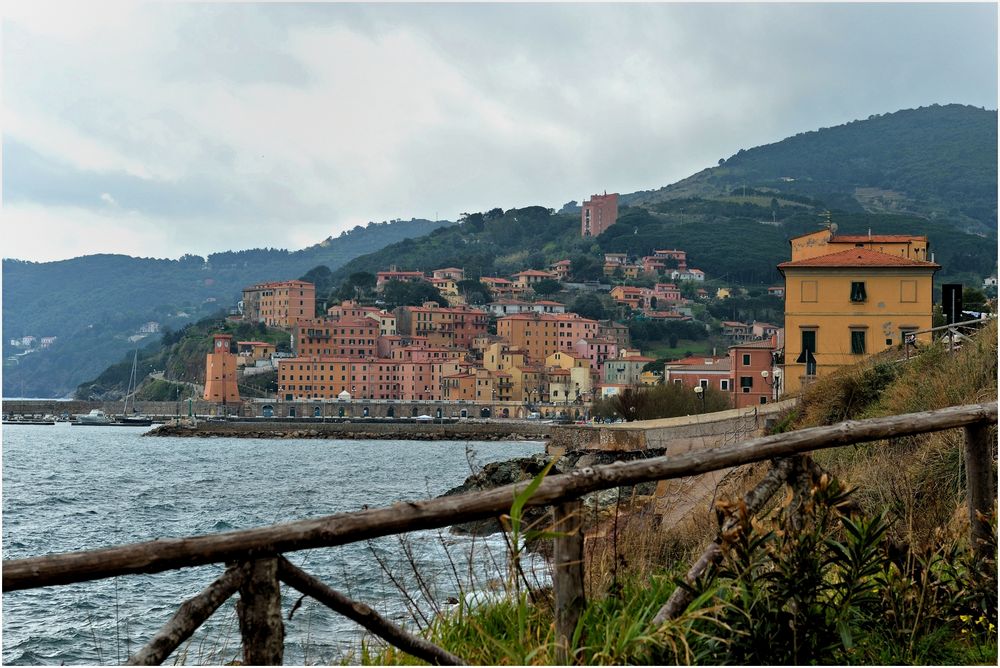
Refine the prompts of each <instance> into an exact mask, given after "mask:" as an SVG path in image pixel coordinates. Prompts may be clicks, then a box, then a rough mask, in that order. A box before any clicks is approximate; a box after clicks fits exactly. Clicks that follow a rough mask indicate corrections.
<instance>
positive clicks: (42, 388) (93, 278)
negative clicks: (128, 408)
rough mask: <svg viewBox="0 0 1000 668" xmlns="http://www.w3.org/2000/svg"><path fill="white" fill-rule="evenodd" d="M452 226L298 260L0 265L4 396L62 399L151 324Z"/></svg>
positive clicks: (97, 259) (352, 237)
mask: <svg viewBox="0 0 1000 668" xmlns="http://www.w3.org/2000/svg"><path fill="white" fill-rule="evenodd" d="M451 224H453V223H450V222H448V221H429V220H411V221H394V222H391V223H371V224H369V225H368V226H367V227H361V226H358V227H355V228H354V229H353V230H350V231H346V232H344V233H343V234H341V235H340V236H339V237H336V238H333V237H331V238H328V239H326V240H325V241H323V242H321V243H319V244H316V245H315V246H310V247H309V248H305V249H303V250H299V251H294V252H292V251H287V250H280V249H273V248H267V249H253V250H245V251H230V252H225V253H215V254H213V255H209V256H208V257H207V258H202V257H199V256H194V255H187V256H184V257H182V258H180V259H179V260H162V259H153V258H134V257H128V256H125V255H88V256H85V257H78V258H74V259H71V260H63V261H59V262H24V261H21V260H11V259H5V260H4V261H3V332H4V341H3V351H4V366H3V396H5V397H10V396H61V395H65V394H67V393H69V392H72V391H73V390H74V389H75V388H76V386H77V385H79V384H80V383H81V382H82V381H84V380H86V379H89V378H93V377H94V376H96V375H97V374H99V373H100V372H101V371H103V370H104V369H105V368H106V367H107V366H108V365H109V364H111V363H112V362H115V361H117V360H118V359H120V358H121V356H122V355H123V353H124V352H125V351H126V350H128V349H130V347H132V346H133V345H134V344H132V343H130V342H129V341H128V337H129V336H130V335H133V334H135V333H136V331H137V329H138V327H139V326H140V325H141V324H142V323H144V322H147V321H156V322H159V323H161V324H165V325H168V326H171V327H174V328H177V327H179V326H181V325H183V324H184V323H186V322H190V321H191V320H193V319H196V318H198V317H202V316H204V315H207V314H209V313H212V312H215V311H217V310H219V309H220V308H226V309H228V308H231V307H232V306H234V305H235V302H236V300H237V299H239V294H240V290H241V289H242V288H243V287H244V286H247V285H250V284H253V283H256V282H260V281H271V280H287V279H293V278H298V277H300V276H302V275H303V274H304V273H305V272H306V271H308V270H309V269H310V268H311V267H315V266H317V265H326V266H329V267H339V266H340V265H342V264H343V263H345V262H347V261H349V260H351V259H352V258H354V257H357V256H358V255H362V254H366V253H371V252H373V251H376V250H378V249H379V248H381V247H383V246H385V245H386V244H391V243H394V242H396V241H399V240H401V239H405V238H408V237H420V236H423V235H426V234H427V233H428V232H431V231H432V230H435V229H437V228H439V227H442V226H447V225H451ZM27 335H31V336H35V337H42V336H56V337H58V339H57V340H56V342H55V343H54V344H53V345H52V347H51V348H49V349H46V350H45V351H40V352H37V353H32V354H28V355H23V356H20V357H19V358H18V361H17V363H16V364H15V363H12V362H11V361H9V358H11V357H12V356H14V354H15V353H17V352H19V351H18V350H17V349H15V348H12V347H11V346H10V340H11V339H15V338H20V337H22V336H27Z"/></svg>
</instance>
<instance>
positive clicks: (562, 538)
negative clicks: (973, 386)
mask: <svg viewBox="0 0 1000 668" xmlns="http://www.w3.org/2000/svg"><path fill="white" fill-rule="evenodd" d="M996 422H997V403H996V402H993V403H988V404H975V405H969V406H956V407H952V408H945V409H941V410H936V411H927V412H922V413H911V414H906V415H896V416H892V417H886V418H875V419H870V420H860V421H853V420H852V421H847V422H842V423H840V424H837V425H833V426H829V427H815V428H811V429H803V430H800V431H795V432H789V433H785V434H777V435H773V436H765V437H762V438H756V439H753V440H749V441H744V442H742V443H738V444H734V445H729V446H724V447H720V448H717V449H714V450H709V451H702V452H695V453H690V454H687V455H683V456H678V457H657V458H651V459H643V460H639V461H633V462H627V463H623V462H617V463H614V464H609V465H606V466H595V467H592V468H591V467H588V468H583V469H579V470H575V471H573V472H571V473H567V474H562V475H552V476H549V477H547V478H546V479H545V480H543V481H542V482H541V485H539V487H538V489H537V490H536V491H535V493H534V494H533V495H532V497H531V498H530V499H529V501H528V502H527V504H526V505H530V506H543V505H552V506H553V507H554V511H553V514H554V521H555V523H556V524H557V529H558V531H559V537H557V538H556V539H555V541H554V542H555V546H554V548H555V550H554V559H553V564H554V575H553V589H554V592H555V611H556V638H557V642H558V643H559V652H560V653H559V655H558V656H559V658H560V659H562V660H563V661H564V662H569V661H571V658H572V657H571V656H570V654H569V642H570V640H569V639H570V638H571V637H572V635H573V630H574V629H575V627H576V624H577V621H578V619H579V616H580V613H581V611H582V609H583V607H584V605H585V600H584V588H583V582H584V572H583V571H584V568H583V563H584V561H583V536H582V532H581V529H580V515H581V512H580V509H581V502H580V499H581V497H582V496H583V495H585V494H588V493H591V492H595V491H599V490H603V489H610V488H614V487H619V486H623V485H635V484H638V483H641V482H649V481H655V480H665V479H671V478H683V477H686V476H691V475H697V474H701V473H707V472H709V471H715V470H720V469H725V468H730V467H733V466H740V465H743V464H750V463H754V462H761V461H766V460H774V462H773V468H772V470H771V472H769V473H768V475H767V476H765V479H764V480H763V481H762V482H761V483H760V484H759V485H758V486H757V488H755V489H754V490H752V491H751V492H750V493H748V495H747V496H746V497H745V499H744V500H745V501H746V502H747V505H748V507H749V508H751V509H753V508H759V507H761V506H762V505H763V503H764V502H765V501H766V499H767V498H769V497H770V495H771V494H773V493H774V491H775V490H776V489H777V488H779V487H780V486H781V485H782V484H783V483H784V482H786V481H788V480H789V476H790V475H792V472H793V471H794V470H795V468H796V466H799V467H801V466H802V464H801V461H802V460H801V459H800V458H797V456H798V455H801V454H803V453H807V452H811V451H814V450H820V449H825V448H833V447H838V446H843V445H851V444H855V443H862V442H866V441H875V440H882V439H890V438H898V437H902V436H911V435H916V434H923V433H929V432H934V431H942V430H946V429H955V428H962V429H964V430H965V458H964V459H965V465H966V473H967V480H968V506H969V508H968V509H969V519H970V523H971V544H972V545H973V546H975V549H976V550H977V554H979V555H980V556H984V555H983V554H982V550H984V549H985V546H986V542H985V538H986V537H987V536H988V532H989V530H990V529H989V526H988V524H987V523H986V521H985V520H984V519H983V518H984V516H987V515H989V513H990V512H991V511H992V508H993V502H994V498H995V490H994V489H993V476H992V472H991V461H992V443H991V439H990V428H989V427H990V425H992V424H996ZM796 462H799V463H797V464H796ZM526 485H527V483H519V484H516V485H508V486H505V487H500V488H497V489H493V490H489V491H484V492H476V493H470V494H464V495H460V496H451V497H441V498H437V499H431V500H428V501H416V502H406V503H397V504H395V505H393V506H390V507H387V508H378V509H372V510H364V511H360V512H355V513H341V514H337V515H330V516H327V517H322V518H317V519H310V520H302V521H298V522H291V523H286V524H277V525H272V526H267V527H261V528H256V529H245V530H241V531H231V532H227V533H221V534H213V535H205V536H193V537H189V538H177V539H161V540H155V541H149V542H144V543H134V544H130V545H121V546H117V547H111V548H106V549H101V550H91V551H85V552H71V553H64V554H55V555H49V556H42V557H32V558H28V559H16V560H10V561H4V562H3V591H14V590H18V589H31V588H36V587H45V586H52V585H63V584H69V583H73V582H83V581H88V580H96V579H102V578H110V577H116V576H120V575H127V574H132V573H159V572H162V571H167V570H172V569H178V568H185V567H189V566H198V565H203V564H210V563H225V564H226V565H227V569H226V571H225V573H224V574H223V575H222V576H221V577H219V578H218V579H217V580H215V581H214V582H212V583H211V584H210V585H209V586H208V588H206V589H205V590H204V591H203V592H201V593H200V594H198V595H197V596H195V597H193V598H191V599H189V600H188V601H186V602H185V603H184V604H183V605H181V607H180V608H179V609H178V611H177V613H176V614H174V616H173V617H172V618H171V619H170V620H169V621H168V622H167V623H166V625H165V626H164V627H163V628H162V629H161V630H160V631H159V632H158V633H157V634H156V636H155V637H154V638H153V639H152V640H151V641H150V642H149V643H148V644H147V645H146V646H145V647H143V648H142V649H141V650H140V651H139V652H137V653H135V654H134V655H132V656H131V657H130V659H129V663H130V664H135V665H152V664H158V663H161V662H162V661H163V660H164V659H166V658H167V657H168V656H169V655H170V653H171V652H173V651H174V650H175V649H176V648H177V647H178V646H180V644H181V643H182V642H184V641H185V640H186V639H187V638H189V637H190V636H191V634H193V633H194V631H195V630H196V629H197V628H198V627H199V626H200V625H201V624H202V623H204V621H205V620H206V619H208V618H209V617H210V616H211V615H212V613H213V612H215V610H217V609H218V608H219V606H220V605H222V603H223V602H225V601H226V600H227V599H228V598H229V597H230V596H232V595H233V594H235V593H236V592H239V596H240V600H239V604H238V605H237V614H238V617H239V623H240V632H241V635H242V637H243V661H244V663H245V664H255V665H276V664H280V663H281V661H282V655H283V646H284V627H283V623H282V615H281V597H280V590H279V582H284V583H285V584H287V585H289V586H291V587H292V588H294V589H296V590H298V591H299V592H301V593H303V594H305V595H307V596H310V597H312V598H314V599H315V600H317V601H319V602H320V603H322V604H324V605H326V606H328V607H330V608H331V609H333V610H334V611H336V612H337V613H339V614H342V615H344V616H346V617H348V618H350V619H352V620H353V621H355V622H357V623H358V624H360V625H361V626H363V627H364V628H365V629H367V630H368V631H370V632H371V633H373V634H375V635H377V636H379V637H381V638H382V639H384V640H385V641H387V642H389V643H391V644H392V645H394V646H396V647H398V648H400V649H402V650H403V651H405V652H409V653H410V654H412V655H413V656H416V657H418V658H420V659H423V660H425V661H427V662H429V663H433V664H439V665H460V664H462V663H464V662H463V660H462V658H461V657H458V656H455V655H454V654H452V653H450V652H448V651H447V650H445V649H442V648H440V647H437V646H435V645H433V644H432V643H430V642H428V641H426V640H425V639H423V638H420V637H417V636H415V635H412V634H410V633H408V632H407V631H406V630H405V629H403V628H401V627H399V626H397V625H395V624H393V623H392V622H390V621H388V620H386V619H385V618H383V617H381V616H380V615H378V614H377V613H376V612H375V611H374V610H373V609H372V608H371V607H370V606H368V605H366V604H364V603H361V602H358V601H353V600H351V599H349V598H347V597H346V596H344V595H343V594H341V593H340V592H337V591H336V590H334V589H332V588H330V587H329V586H328V585H326V584H324V583H323V582H321V581H319V580H318V579H316V578H314V577H313V576H311V575H309V574H308V573H305V572H304V571H302V570H300V569H299V568H297V567H295V566H294V565H292V564H291V563H290V562H289V561H287V560H286V559H285V558H284V557H283V556H282V555H283V553H286V552H291V551H295V550H304V549H314V548H320V547H331V546H336V545H343V544H346V543H353V542H357V541H362V540H366V539H369V538H376V537H379V536H387V535H393V534H401V533H407V532H411V531H418V530H423V529H434V528H441V527H446V526H450V525H453V524H458V523H461V522H468V521H471V520H477V519H485V518H489V517H495V516H497V515H501V514H503V513H505V512H508V511H509V510H510V508H511V504H512V502H513V500H514V497H515V496H516V495H517V494H518V493H519V492H520V491H522V490H523V489H524V488H525V486H526ZM715 558H717V550H716V551H713V549H712V547H711V546H710V548H709V549H708V550H706V553H705V555H703V557H702V559H699V560H698V562H697V563H696V564H695V565H694V566H693V567H692V569H691V571H690V572H689V573H688V576H689V578H695V577H697V575H698V574H699V573H700V572H703V571H704V569H705V568H706V567H707V565H708V564H709V563H710V562H711V561H712V560H713V559H715ZM683 591H684V590H683V588H681V589H679V590H678V592H676V593H677V594H678V595H677V596H675V597H672V598H671V600H670V601H668V602H667V603H666V604H665V605H664V607H663V609H662V610H661V611H660V614H659V615H657V618H656V620H655V621H663V620H665V619H667V618H669V617H672V616H675V615H676V614H677V612H678V610H683V608H684V607H686V603H685V602H684V600H683V594H682V593H680V592H683Z"/></svg>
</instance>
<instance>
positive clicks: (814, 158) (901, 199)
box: [625, 104, 997, 234]
mask: <svg viewBox="0 0 1000 668" xmlns="http://www.w3.org/2000/svg"><path fill="white" fill-rule="evenodd" d="M743 187H746V188H748V189H762V188H763V189H768V190H773V191H775V192H778V193H786V194H797V195H806V196H809V197H813V198H817V199H820V200H823V201H824V202H825V203H826V204H827V205H829V206H835V207H838V208H841V209H843V210H846V211H868V212H890V213H912V214H916V215H919V216H922V217H926V218H930V219H932V220H935V219H940V220H946V221H947V222H948V223H949V224H952V225H955V226H956V227H958V228H959V229H964V230H969V231H974V232H980V233H989V232H992V233H993V234H995V233H996V229H997V112H996V111H994V110H984V109H979V108H976V107H968V106H962V105H957V104H950V105H946V106H939V105H933V106H930V107H921V108H919V109H906V110H903V111H897V112H895V113H891V114H881V115H874V116H871V117H869V118H868V119H866V120H858V121H852V122H850V123H847V124H844V125H838V126H836V127H832V128H822V129H820V130H815V131H812V132H803V133H801V134H797V135H795V136H794V137H789V138H787V139H784V140H782V141H779V142H777V143H774V144H768V145H765V146H758V147H756V148H751V149H747V150H743V149H741V150H740V151H738V152H737V153H736V154H735V155H733V156H731V157H730V158H728V159H726V160H724V161H720V164H719V166H717V167H712V168H711V169H706V170H704V171H701V172H699V173H697V174H695V175H693V176H691V177H689V178H687V179H684V180H682V181H678V182H677V183H675V184H672V185H669V186H666V187H664V188H660V189H658V190H652V191H646V192H639V193H634V194H633V195H630V196H628V197H626V198H625V201H626V202H627V203H629V204H632V205H639V206H652V205H655V204H657V203H660V202H663V201H665V200H669V199H676V198H684V197H717V196H720V195H725V194H728V193H730V192H732V191H733V190H734V189H736V188H740V189H742V188H743Z"/></svg>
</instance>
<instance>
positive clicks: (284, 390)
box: [278, 356, 400, 401]
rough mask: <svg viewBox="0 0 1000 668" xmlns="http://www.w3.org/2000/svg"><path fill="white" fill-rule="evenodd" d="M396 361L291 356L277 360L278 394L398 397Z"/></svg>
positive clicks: (296, 397) (288, 396)
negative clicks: (345, 394)
mask: <svg viewBox="0 0 1000 668" xmlns="http://www.w3.org/2000/svg"><path fill="white" fill-rule="evenodd" d="M398 366H399V365H398V364H397V363H396V362H395V360H384V359H354V358H348V357H332V356H331V357H320V356H310V357H292V358H286V359H281V360H278V396H279V397H280V398H282V399H284V400H285V401H303V400H309V399H326V400H335V399H340V398H345V397H342V396H341V395H342V393H344V392H346V393H347V394H348V395H350V397H349V398H351V399H399V398H400V391H399V370H398Z"/></svg>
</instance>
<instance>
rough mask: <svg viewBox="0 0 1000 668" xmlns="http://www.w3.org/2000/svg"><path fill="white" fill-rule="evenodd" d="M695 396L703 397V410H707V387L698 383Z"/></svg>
mask: <svg viewBox="0 0 1000 668" xmlns="http://www.w3.org/2000/svg"><path fill="white" fill-rule="evenodd" d="M694 393H695V396H697V397H698V398H699V399H701V412H702V413H704V412H705V388H704V387H702V386H701V385H697V386H695V388H694Z"/></svg>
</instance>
